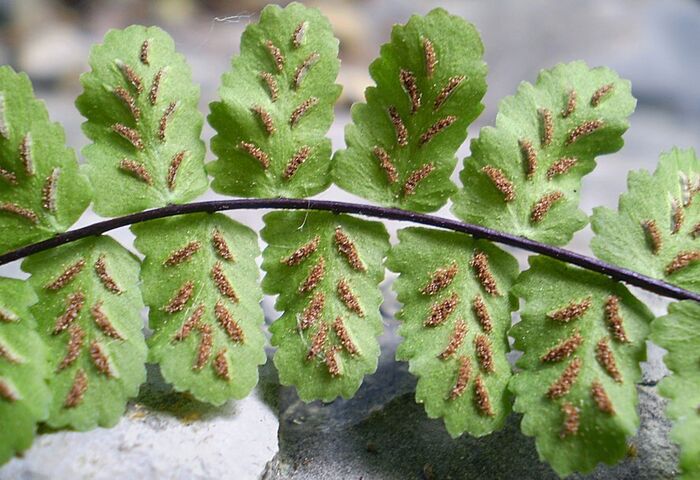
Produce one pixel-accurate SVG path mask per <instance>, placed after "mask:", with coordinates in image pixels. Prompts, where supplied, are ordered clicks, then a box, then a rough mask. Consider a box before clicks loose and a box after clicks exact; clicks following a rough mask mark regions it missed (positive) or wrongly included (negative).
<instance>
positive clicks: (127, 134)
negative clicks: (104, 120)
mask: <svg viewBox="0 0 700 480" xmlns="http://www.w3.org/2000/svg"><path fill="white" fill-rule="evenodd" d="M112 131H113V132H115V133H118V134H119V135H121V136H122V137H123V138H124V139H126V140H127V141H128V142H129V143H131V144H132V145H133V146H134V148H135V149H136V150H143V149H144V148H145V146H144V144H143V140H142V139H141V134H139V132H137V131H136V130H134V129H133V128H129V127H127V126H126V125H124V124H123V123H115V124H114V125H112Z"/></svg>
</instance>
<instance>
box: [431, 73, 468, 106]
mask: <svg viewBox="0 0 700 480" xmlns="http://www.w3.org/2000/svg"><path fill="white" fill-rule="evenodd" d="M465 78H467V77H465V76H464V75H457V76H454V77H451V78H450V79H449V80H448V81H447V84H446V85H445V86H444V87H442V90H440V93H438V94H437V97H435V103H434V104H433V110H435V111H437V110H439V109H440V107H442V105H443V104H444V103H445V102H446V101H447V99H448V98H450V96H451V95H452V94H453V93H454V91H455V90H457V87H459V86H460V85H461V84H462V82H463V81H464V79H465Z"/></svg>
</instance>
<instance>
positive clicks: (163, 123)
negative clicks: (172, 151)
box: [158, 102, 177, 142]
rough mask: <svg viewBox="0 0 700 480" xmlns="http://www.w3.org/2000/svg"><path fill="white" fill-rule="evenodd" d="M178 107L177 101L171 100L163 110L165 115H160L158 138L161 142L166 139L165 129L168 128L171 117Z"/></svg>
mask: <svg viewBox="0 0 700 480" xmlns="http://www.w3.org/2000/svg"><path fill="white" fill-rule="evenodd" d="M176 107H177V103H175V102H170V103H169V104H168V106H167V107H166V109H165V111H163V115H162V116H161V117H160V122H158V138H159V139H160V141H161V142H164V141H165V131H166V130H167V129H168V122H169V121H170V117H171V116H172V115H173V114H174V113H175V108H176Z"/></svg>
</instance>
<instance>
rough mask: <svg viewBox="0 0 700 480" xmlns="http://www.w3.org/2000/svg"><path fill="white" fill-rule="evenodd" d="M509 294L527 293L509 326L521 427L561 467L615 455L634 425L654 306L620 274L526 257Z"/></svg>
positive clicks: (585, 466)
mask: <svg viewBox="0 0 700 480" xmlns="http://www.w3.org/2000/svg"><path fill="white" fill-rule="evenodd" d="M530 267H531V268H530V269H529V270H527V271H525V272H523V273H522V274H521V275H520V277H519V278H518V281H517V283H516V286H515V289H514V293H515V294H516V295H518V296H519V297H520V298H522V299H523V300H525V302H526V304H525V308H524V309H522V310H521V318H522V320H521V322H520V323H518V324H516V325H515V326H514V327H513V328H512V329H511V331H510V335H511V336H512V337H514V338H515V345H514V348H515V349H517V350H521V351H523V352H524V353H523V356H522V357H521V358H520V359H519V360H518V362H517V363H516V366H517V367H518V368H520V369H522V371H521V372H519V373H517V374H516V375H515V376H513V377H512V379H511V382H510V389H511V391H512V392H513V393H514V394H515V395H516V400H515V404H514V406H513V409H514V410H515V411H517V412H520V413H523V414H524V416H523V419H522V423H521V429H522V431H523V433H524V434H525V435H529V436H534V437H535V441H536V445H537V451H538V452H539V455H540V458H541V459H542V460H546V461H547V462H548V463H549V464H550V465H551V466H552V468H553V469H554V470H555V471H556V472H557V473H558V474H559V475H562V476H565V475H569V474H571V473H573V472H575V471H578V472H582V473H585V472H589V471H591V470H593V468H595V466H596V465H597V464H598V463H599V462H605V463H607V464H613V463H615V462H617V461H619V460H620V459H622V458H623V457H624V456H625V455H626V453H627V443H626V441H627V439H628V438H629V437H631V436H632V435H633V434H634V433H635V431H636V430H637V427H638V426H639V417H638V415H637V410H636V406H637V389H636V385H635V384H636V383H637V382H638V381H639V379H640V377H641V371H640V368H639V362H640V361H642V360H644V359H645V357H646V346H645V340H646V337H647V333H648V330H649V327H648V323H649V322H650V321H651V320H652V319H653V316H652V314H651V312H650V311H649V310H648V309H647V308H646V307H645V306H644V305H643V304H642V303H641V302H639V301H638V300H637V299H636V298H635V297H633V296H632V294H631V293H630V292H629V291H628V290H627V289H626V288H625V287H624V286H623V285H622V284H620V283H616V282H614V281H612V280H610V279H609V278H607V277H605V276H603V275H600V274H598V273H593V272H589V271H585V270H582V269H580V268H576V267H573V266H570V265H566V264H563V263H560V262H558V261H556V260H553V259H550V258H547V257H530Z"/></svg>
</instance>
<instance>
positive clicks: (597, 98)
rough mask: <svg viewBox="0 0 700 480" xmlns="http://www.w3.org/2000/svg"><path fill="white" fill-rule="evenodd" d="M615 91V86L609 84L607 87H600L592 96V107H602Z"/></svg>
mask: <svg viewBox="0 0 700 480" xmlns="http://www.w3.org/2000/svg"><path fill="white" fill-rule="evenodd" d="M612 90H613V84H612V83H608V84H607V85H603V86H602V87H600V88H599V89H598V90H596V91H595V92H593V95H592V96H591V106H593V107H597V106H598V105H600V102H601V101H602V100H603V99H604V98H605V97H606V95H607V94H608V93H610V92H612Z"/></svg>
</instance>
